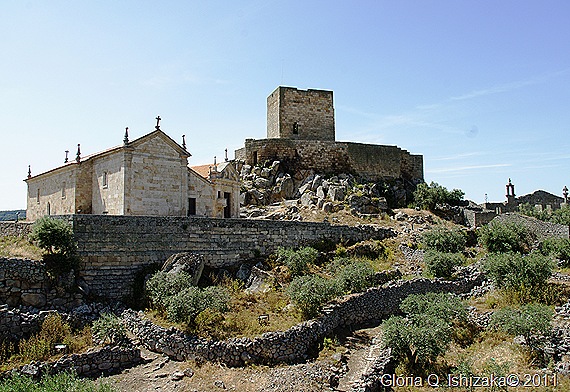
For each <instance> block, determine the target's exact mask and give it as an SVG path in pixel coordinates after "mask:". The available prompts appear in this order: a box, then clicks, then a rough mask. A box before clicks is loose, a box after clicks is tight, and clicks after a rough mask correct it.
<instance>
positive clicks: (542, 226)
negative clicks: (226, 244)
mask: <svg viewBox="0 0 570 392" xmlns="http://www.w3.org/2000/svg"><path fill="white" fill-rule="evenodd" d="M494 222H499V223H514V224H516V225H518V226H524V227H526V228H528V230H530V231H531V232H532V233H534V234H535V235H536V238H537V239H539V240H543V239H545V238H549V237H556V238H568V237H569V227H568V226H566V225H559V224H557V223H551V222H544V221H541V220H539V219H536V218H532V217H530V216H525V215H520V214H517V213H506V214H501V215H497V217H496V218H495V219H493V220H492V221H491V224H493V223H494Z"/></svg>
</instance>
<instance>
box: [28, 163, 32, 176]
mask: <svg viewBox="0 0 570 392" xmlns="http://www.w3.org/2000/svg"><path fill="white" fill-rule="evenodd" d="M28 178H32V166H31V165H28Z"/></svg>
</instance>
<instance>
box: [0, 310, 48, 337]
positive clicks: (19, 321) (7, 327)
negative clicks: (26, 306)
mask: <svg viewBox="0 0 570 392" xmlns="http://www.w3.org/2000/svg"><path fill="white" fill-rule="evenodd" d="M54 312H55V311H49V310H47V311H40V312H26V311H22V310H20V309H18V308H9V307H8V306H7V305H4V306H2V307H0V341H11V342H17V341H19V340H20V339H22V338H27V337H29V336H31V335H32V334H34V333H36V332H39V330H40V327H41V325H42V323H43V321H44V320H45V318H46V317H47V316H48V315H49V314H51V313H54Z"/></svg>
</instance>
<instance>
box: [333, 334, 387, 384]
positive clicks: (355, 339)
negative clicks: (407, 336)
mask: <svg viewBox="0 0 570 392" xmlns="http://www.w3.org/2000/svg"><path fill="white" fill-rule="evenodd" d="M379 333H380V326H377V327H373V328H365V329H361V330H358V331H357V332H355V333H354V334H353V336H352V337H348V338H347V344H346V346H347V348H348V349H349V353H348V354H347V356H348V363H347V366H348V372H347V373H346V374H345V375H344V377H342V378H341V379H340V382H339V385H338V387H337V389H336V390H337V391H343V392H344V391H346V392H348V391H350V388H351V384H352V383H353V382H354V381H356V380H358V379H359V378H360V376H361V375H362V374H363V373H364V372H365V371H366V370H368V367H369V366H370V365H371V364H372V362H373V361H374V360H375V359H376V357H377V355H378V353H379V351H380V346H379V344H378V343H379V342H378V340H377V336H378V334H379Z"/></svg>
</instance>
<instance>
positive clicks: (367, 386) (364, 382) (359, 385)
mask: <svg viewBox="0 0 570 392" xmlns="http://www.w3.org/2000/svg"><path fill="white" fill-rule="evenodd" d="M395 370H396V361H395V360H394V357H393V356H392V350H391V349H390V348H386V349H384V350H382V351H380V353H379V354H378V356H377V357H376V358H375V359H374V362H373V363H372V364H371V365H370V367H369V369H368V370H367V371H366V372H364V373H363V374H362V376H361V377H360V379H359V380H357V381H356V382H354V383H353V384H352V385H351V388H350V392H378V391H389V390H392V388H389V387H385V386H384V385H383V384H385V383H383V382H382V381H383V377H384V376H385V375H391V374H394V371H395Z"/></svg>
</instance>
